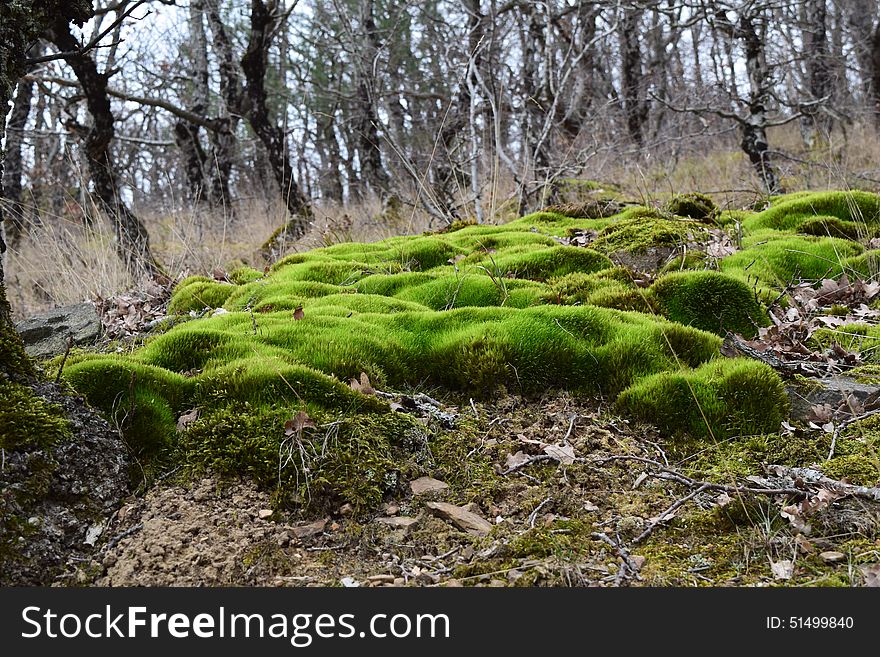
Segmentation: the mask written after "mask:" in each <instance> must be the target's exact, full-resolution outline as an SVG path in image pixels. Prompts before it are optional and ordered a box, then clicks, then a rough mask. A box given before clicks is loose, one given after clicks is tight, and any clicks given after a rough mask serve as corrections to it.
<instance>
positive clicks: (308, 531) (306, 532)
mask: <svg viewBox="0 0 880 657" xmlns="http://www.w3.org/2000/svg"><path fill="white" fill-rule="evenodd" d="M326 526H327V518H323V519H322V520H316V521H315V522H310V523H309V524H307V525H299V526H298V527H291V528H290V532H291V533H292V534H293V535H294V536H296V537H297V538H300V539H302V538H309V537H310V536H316V535H318V534H320V533H321V532H323V531H324V528H325V527H326Z"/></svg>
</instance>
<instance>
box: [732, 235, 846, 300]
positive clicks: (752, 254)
mask: <svg viewBox="0 0 880 657" xmlns="http://www.w3.org/2000/svg"><path fill="white" fill-rule="evenodd" d="M745 246H746V247H747V248H745V249H744V250H742V251H738V252H736V253H734V254H732V255H730V256H728V257H726V258H724V259H723V260H721V262H720V268H721V271H723V272H725V273H728V274H731V275H734V276H738V277H740V278H743V279H749V278H752V279H754V278H757V279H758V281H759V282H761V283H762V284H764V285H766V286H770V287H774V288H778V289H782V288H783V287H784V286H785V285H788V284H789V283H790V282H791V281H793V280H794V281H799V280H819V279H821V278H836V277H838V276H840V275H841V274H842V273H843V272H844V271H846V270H847V269H851V266H850V265H848V264H847V259H848V258H850V257H853V256H857V255H859V254H861V253H862V251H863V248H862V247H861V246H860V245H858V244H856V243H854V242H850V241H847V240H842V239H837V238H832V237H794V236H789V235H786V234H784V233H779V232H775V231H763V232H761V233H756V234H752V235H750V236H749V238H748V240H746V242H745Z"/></svg>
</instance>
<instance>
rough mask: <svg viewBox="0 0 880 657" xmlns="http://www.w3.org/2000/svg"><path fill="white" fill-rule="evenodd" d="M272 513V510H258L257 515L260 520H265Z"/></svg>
mask: <svg viewBox="0 0 880 657" xmlns="http://www.w3.org/2000/svg"><path fill="white" fill-rule="evenodd" d="M273 513H275V512H274V511H273V510H272V509H260V510H259V512H258V513H257V515H258V516H259V518H260V520H266V519H267V518H271V517H272V514H273Z"/></svg>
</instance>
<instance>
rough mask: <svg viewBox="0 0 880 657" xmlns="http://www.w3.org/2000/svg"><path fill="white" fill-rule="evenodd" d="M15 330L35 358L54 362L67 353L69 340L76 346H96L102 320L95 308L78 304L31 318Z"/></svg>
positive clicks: (86, 304)
mask: <svg viewBox="0 0 880 657" xmlns="http://www.w3.org/2000/svg"><path fill="white" fill-rule="evenodd" d="M15 330H16V331H18V333H19V335H21V339H22V340H23V341H24V347H25V350H26V351H27V353H28V355H29V356H30V357H31V358H52V357H53V356H58V355H59V354H63V353H64V351H65V350H66V349H67V336H70V337H72V338H73V345H74V346H86V345H93V344H95V342H97V340H98V338H99V337H101V320H100V319H98V314H97V313H96V312H95V307H94V306H93V305H92V304H90V303H77V304H73V305H70V306H61V307H60V308H55V309H54V310H50V311H48V312H45V313H41V314H39V315H35V316H34V317H29V318H28V319H25V320H23V321H21V322H18V323H17V324H16V325H15Z"/></svg>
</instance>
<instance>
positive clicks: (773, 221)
mask: <svg viewBox="0 0 880 657" xmlns="http://www.w3.org/2000/svg"><path fill="white" fill-rule="evenodd" d="M817 216H823V217H825V216H828V217H835V218H837V219H839V220H841V221H848V222H856V223H859V224H863V225H867V226H871V225H874V224H877V223H878V222H880V197H878V196H877V195H876V194H871V193H868V192H859V191H847V192H819V193H800V194H790V195H788V196H782V197H779V198H778V199H776V200H774V202H773V203H772V204H771V206H770V207H769V208H767V209H766V210H764V211H763V212H760V213H758V214H755V215H754V216H752V217H750V218H749V219H748V220H747V221H746V223H745V228H746V229H747V230H749V231H757V230H761V229H766V228H773V229H776V230H793V229H797V228H798V227H799V226H801V224H802V223H804V222H805V221H811V220H813V218H814V217H817Z"/></svg>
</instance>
